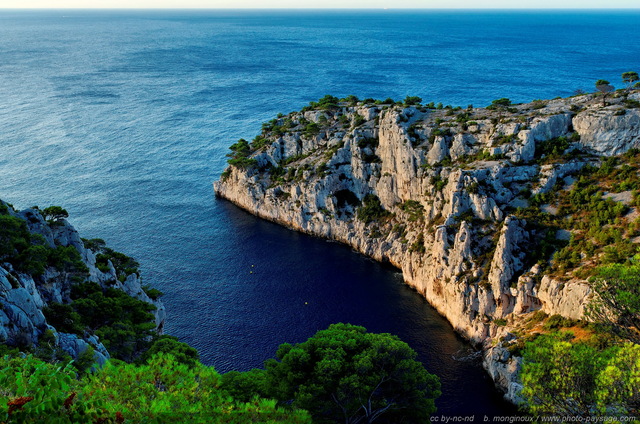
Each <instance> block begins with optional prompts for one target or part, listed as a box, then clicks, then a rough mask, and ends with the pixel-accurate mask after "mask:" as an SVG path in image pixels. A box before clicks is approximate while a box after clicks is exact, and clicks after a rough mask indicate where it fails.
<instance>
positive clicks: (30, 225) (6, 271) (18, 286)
mask: <svg viewBox="0 0 640 424" xmlns="http://www.w3.org/2000/svg"><path fill="white" fill-rule="evenodd" d="M65 214H66V212H65ZM0 220H1V221H2V228H0V342H3V343H4V344H7V345H9V346H15V347H19V348H26V349H31V348H34V347H35V346H37V345H38V343H39V341H40V340H41V339H42V337H44V336H45V334H46V333H49V334H50V335H53V338H54V343H55V345H56V346H57V347H59V348H61V349H62V350H63V351H64V352H66V353H67V354H68V355H70V356H71V357H72V358H73V359H77V358H78V357H79V356H80V355H82V354H83V353H84V352H85V351H86V350H87V349H88V348H89V347H90V346H91V347H93V349H94V350H95V354H94V359H95V360H97V361H98V363H100V364H103V363H104V362H105V361H106V360H107V359H108V358H109V357H110V355H109V352H108V351H107V349H106V348H105V346H104V345H103V344H102V343H101V342H100V340H99V339H98V338H97V337H96V336H95V335H93V334H92V332H90V331H84V332H82V331H78V333H80V334H75V333H65V332H63V331H58V330H57V329H56V328H55V327H53V326H52V325H51V324H50V323H49V322H47V319H46V318H45V314H44V312H43V311H44V310H45V308H46V307H47V306H52V305H58V304H69V303H70V302H71V301H72V298H71V294H72V291H73V287H74V286H77V285H78V284H80V283H84V282H91V283H96V284H98V285H99V287H101V288H102V289H104V290H106V289H116V290H120V291H122V292H124V293H126V294H127V295H128V296H131V297H132V298H135V299H138V300H140V301H142V302H145V303H148V304H150V305H152V306H151V307H149V308H148V309H150V310H152V311H153V315H154V317H155V325H154V326H155V331H156V332H157V333H160V334H161V333H162V329H163V327H164V320H165V308H164V305H163V304H162V302H161V301H160V300H157V299H151V298H150V297H149V295H148V294H147V293H146V292H145V288H143V286H142V285H141V280H140V276H139V274H138V272H137V269H135V268H126V267H123V266H119V265H120V263H119V262H118V260H121V259H122V258H126V259H127V261H132V260H131V259H130V258H127V257H126V256H124V255H122V254H120V253H117V252H114V251H112V250H111V249H108V248H107V247H105V246H104V242H103V241H102V240H84V239H81V238H80V235H79V234H78V232H77V231H76V230H75V228H73V226H72V225H71V224H69V222H68V221H67V220H66V219H64V218H63V217H61V216H58V217H53V218H51V219H49V220H46V219H45V217H44V214H43V212H42V211H40V210H39V209H37V208H30V209H25V210H22V211H16V210H14V208H13V207H12V206H11V205H9V204H7V203H4V202H2V201H0ZM114 262H115V265H114ZM152 294H153V292H152ZM90 305H91V304H90ZM72 324H74V325H75V324H77V325H79V323H72ZM47 342H48V343H50V341H49V340H48V341H47Z"/></svg>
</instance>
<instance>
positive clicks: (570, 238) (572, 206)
mask: <svg viewBox="0 0 640 424" xmlns="http://www.w3.org/2000/svg"><path fill="white" fill-rule="evenodd" d="M608 100H609V103H608V104H607V105H606V106H603V102H602V100H601V98H600V97H597V96H595V95H593V94H584V95H578V96H574V97H571V98H565V99H554V100H536V101H533V102H532V103H527V104H518V105H514V104H511V103H510V102H509V101H508V100H507V99H499V100H496V101H494V102H493V104H492V105H491V106H490V107H488V108H473V107H472V106H469V107H468V108H454V107H450V106H447V107H443V106H442V105H438V106H435V105H433V104H429V105H422V104H420V103H419V102H420V101H421V100H420V99H416V98H409V97H408V98H407V99H406V100H405V101H404V102H393V101H391V100H386V101H373V100H371V99H368V100H364V101H361V100H358V99H356V98H354V97H349V98H346V99H340V100H338V99H336V98H333V97H331V96H327V97H325V98H323V99H321V100H320V102H313V103H312V104H311V105H310V106H308V107H306V108H304V109H303V110H302V111H300V112H293V113H291V114H288V115H286V116H285V115H280V116H279V117H278V118H277V119H274V120H272V121H270V122H268V123H265V124H264V125H263V131H262V133H261V134H260V135H259V136H257V137H256V138H255V139H254V140H253V141H252V142H250V143H249V142H247V141H245V140H240V141H239V142H237V143H236V144H234V145H233V146H232V147H231V150H232V153H231V154H230V157H231V159H230V161H229V162H230V164H231V165H230V166H229V168H227V170H225V172H224V173H223V174H222V176H221V179H220V180H219V181H217V182H215V183H214V189H215V192H216V194H217V195H218V196H220V197H222V198H225V199H228V200H230V201H231V202H233V203H235V204H236V205H238V206H240V207H241V208H243V209H245V210H247V211H249V212H251V213H253V214H255V215H257V216H260V217H262V218H265V219H268V220H271V221H274V222H277V223H279V224H282V225H285V226H287V227H289V228H291V229H294V230H297V231H301V232H305V233H308V234H312V235H316V236H319V237H323V238H327V239H332V240H337V241H339V242H342V243H345V244H347V245H349V246H351V247H353V248H354V249H355V250H357V251H359V252H361V253H363V254H365V255H367V256H370V257H372V258H375V259H376V260H379V261H384V262H389V263H391V264H393V265H394V266H396V267H398V268H399V269H401V270H402V273H403V276H404V280H405V282H406V283H407V284H408V285H410V286H412V287H414V288H415V289H416V290H417V291H418V292H419V293H420V294H421V295H423V296H424V297H425V298H426V299H427V300H428V301H429V303H430V304H431V305H433V306H434V307H435V308H436V309H437V310H438V311H439V312H440V313H441V314H442V315H443V316H444V317H446V318H447V319H448V320H449V322H451V324H452V325H453V326H454V328H455V329H456V330H457V331H458V332H459V333H460V334H462V335H463V336H465V337H466V338H468V339H469V340H471V341H472V342H473V343H475V344H477V345H479V346H482V348H483V349H484V352H485V353H484V366H485V368H486V369H487V371H488V372H489V374H490V375H491V377H492V378H493V379H494V381H495V382H496V384H497V385H498V386H499V387H501V388H502V389H503V390H504V391H505V393H506V397H507V398H508V399H510V400H511V401H514V402H517V401H518V391H519V388H520V385H519V382H518V378H517V374H518V370H519V368H520V364H521V358H520V357H519V356H518V346H521V344H522V343H523V340H524V339H525V338H526V334H527V332H529V331H531V330H532V328H535V327H536V326H539V325H540V322H543V321H544V319H545V318H546V317H548V316H562V317H565V318H566V319H568V320H580V319H583V318H584V314H585V307H586V305H587V304H588V302H589V299H590V296H592V293H591V288H590V284H589V282H588V277H589V270H590V269H594V268H595V267H597V266H599V265H601V264H603V263H616V262H618V263H621V262H622V261H624V260H626V259H628V257H630V256H633V255H634V254H635V253H636V252H637V251H638V249H637V247H638V242H639V241H640V239H639V238H638V235H639V234H638V233H637V232H638V228H640V225H636V224H637V223H638V218H637V217H638V212H637V211H636V208H635V205H636V202H637V197H638V196H637V192H636V191H635V190H638V189H640V185H638V187H636V185H637V184H640V181H639V180H638V152H637V151H636V150H635V149H637V148H638V147H640V109H639V108H638V107H639V106H640V103H639V102H638V100H640V93H637V92H635V93H631V94H629V93H623V92H619V93H617V95H614V96H612V97H611V98H609V99H608ZM585 193H586V194H585ZM581 196H582V197H581ZM638 204H640V202H639V203H638ZM602 210H604V211H605V212H602ZM592 212H593V213H592ZM603 214H604V215H603ZM592 227H593V228H592ZM594 228H597V229H598V230H595V229H594ZM598 231H600V233H601V232H602V231H606V232H607V234H609V233H610V235H611V236H610V237H605V236H602V235H601V234H600V233H599V232H598ZM616 255H617V256H616Z"/></svg>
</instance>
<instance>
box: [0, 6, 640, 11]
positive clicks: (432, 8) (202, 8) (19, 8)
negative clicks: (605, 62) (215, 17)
mask: <svg viewBox="0 0 640 424" xmlns="http://www.w3.org/2000/svg"><path fill="white" fill-rule="evenodd" d="M0 10H212V11H213V10H336V11H345V10H354V11H385V10H386V11H394V10H420V11H429V10H456V11H464V10H466V11H482V10H518V11H525V10H537V11H545V10H548V11H562V10H566V11H580V10H582V11H590V10H597V11H602V10H635V11H640V7H625V6H621V7H611V6H606V7H605V6H602V7H64V6H62V7H6V6H0Z"/></svg>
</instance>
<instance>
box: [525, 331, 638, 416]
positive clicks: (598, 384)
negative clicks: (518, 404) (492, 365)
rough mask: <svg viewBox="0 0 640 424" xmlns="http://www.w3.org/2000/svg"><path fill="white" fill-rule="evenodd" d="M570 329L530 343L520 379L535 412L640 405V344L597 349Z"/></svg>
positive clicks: (596, 411) (602, 411)
mask: <svg viewBox="0 0 640 424" xmlns="http://www.w3.org/2000/svg"><path fill="white" fill-rule="evenodd" d="M572 339H573V335H572V334H571V333H552V334H543V335H540V336H539V337H537V338H536V339H535V340H534V341H533V342H529V343H527V344H526V347H525V350H524V363H523V366H522V371H521V374H520V376H521V379H522V383H523V385H524V388H523V390H522V394H523V395H524V397H525V398H526V399H527V402H528V408H529V411H530V412H532V413H534V414H536V415H543V414H556V415H577V416H581V417H588V416H591V417H592V416H594V415H607V416H622V415H629V414H633V413H634V411H635V410H636V408H637V407H638V406H640V385H638V384H637V382H638V381H639V379H640V345H636V344H633V343H624V344H621V345H616V346H611V347H608V348H605V349H598V348H597V347H594V346H592V345H591V344H589V343H587V342H572V341H571V340H572Z"/></svg>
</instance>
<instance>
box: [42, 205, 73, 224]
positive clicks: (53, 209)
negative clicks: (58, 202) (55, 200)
mask: <svg viewBox="0 0 640 424" xmlns="http://www.w3.org/2000/svg"><path fill="white" fill-rule="evenodd" d="M42 215H43V216H44V218H45V219H46V220H48V221H49V223H50V224H51V223H52V222H56V221H59V220H61V219H63V218H69V212H67V211H66V209H63V208H62V207H60V206H49V207H48V208H44V210H43V211H42Z"/></svg>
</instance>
